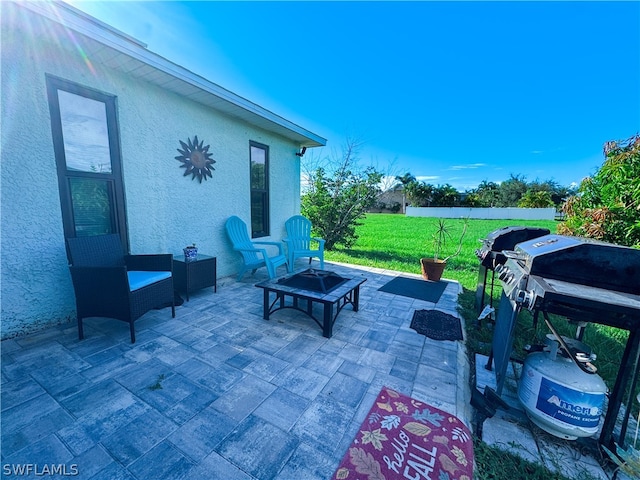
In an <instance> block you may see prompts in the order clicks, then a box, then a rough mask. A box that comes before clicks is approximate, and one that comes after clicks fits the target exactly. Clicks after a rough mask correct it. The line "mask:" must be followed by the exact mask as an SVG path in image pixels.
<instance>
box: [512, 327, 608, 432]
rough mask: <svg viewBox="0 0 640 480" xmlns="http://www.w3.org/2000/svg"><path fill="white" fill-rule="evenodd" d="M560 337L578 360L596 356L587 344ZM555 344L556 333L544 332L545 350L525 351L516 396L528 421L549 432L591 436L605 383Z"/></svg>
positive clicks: (603, 393)
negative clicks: (578, 364) (582, 367)
mask: <svg viewBox="0 0 640 480" xmlns="http://www.w3.org/2000/svg"><path fill="white" fill-rule="evenodd" d="M562 339H563V340H564V342H565V344H567V345H568V346H569V349H570V350H571V351H572V353H574V356H575V357H577V358H578V360H579V361H583V362H587V361H593V360H595V355H593V354H592V352H591V349H590V347H589V346H587V345H585V344H584V343H582V342H579V341H577V340H574V339H570V338H565V337H562ZM558 347H559V342H558V341H557V340H556V339H555V337H554V336H553V335H547V347H546V348H545V349H544V351H541V352H535V353H530V354H529V355H527V358H526V359H525V361H524V366H523V369H522V376H521V377H520V382H519V384H518V398H519V399H520V402H521V403H522V405H523V407H524V409H525V412H526V413H527V415H528V417H529V418H530V419H531V421H532V422H533V423H535V424H536V425H537V426H539V427H540V428H542V429H543V430H545V431H547V432H549V433H550V434H552V435H555V436H557V437H560V438H563V439H566V440H575V439H577V438H578V437H591V436H593V435H595V434H596V433H598V427H599V424H600V419H601V417H602V408H603V405H604V400H605V395H606V393H607V386H606V385H605V383H604V381H603V380H602V378H601V377H600V376H599V375H597V374H595V373H586V372H584V371H583V370H582V369H581V368H580V367H578V366H577V365H576V364H575V362H574V361H573V360H572V359H571V358H570V357H569V355H568V354H567V353H566V352H565V351H564V350H563V349H561V348H558ZM594 370H595V369H594Z"/></svg>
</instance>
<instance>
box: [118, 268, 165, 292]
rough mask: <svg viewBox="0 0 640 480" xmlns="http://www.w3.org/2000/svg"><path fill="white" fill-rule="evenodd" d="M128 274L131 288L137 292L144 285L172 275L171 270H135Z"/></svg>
mask: <svg viewBox="0 0 640 480" xmlns="http://www.w3.org/2000/svg"><path fill="white" fill-rule="evenodd" d="M127 276H128V277H129V289H130V290H131V291H132V292H135V291H136V290H139V289H141V288H142V287H146V286H147V285H151V284H152V283H156V282H159V281H160V280H164V279H166V278H169V277H171V272H140V271H137V270H133V271H131V272H127Z"/></svg>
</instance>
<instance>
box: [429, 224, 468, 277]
mask: <svg viewBox="0 0 640 480" xmlns="http://www.w3.org/2000/svg"><path fill="white" fill-rule="evenodd" d="M468 223H469V219H465V220H464V224H463V226H462V233H461V234H460V238H459V239H458V247H457V249H456V251H455V252H454V253H453V254H451V255H448V256H446V257H444V258H441V257H442V252H443V250H444V248H445V247H446V245H447V243H448V242H449V241H451V240H452V239H453V238H452V234H451V227H450V226H449V225H448V224H447V223H446V222H445V220H444V219H443V218H440V219H438V226H437V228H436V231H435V232H434V234H433V257H425V258H421V259H420V265H421V267H422V277H423V278H424V279H425V280H432V281H434V282H438V281H440V278H442V272H444V268H445V267H446V266H447V260H449V259H450V258H453V257H455V256H457V255H459V254H460V251H461V250H462V240H463V239H464V236H465V234H466V233H467V226H468Z"/></svg>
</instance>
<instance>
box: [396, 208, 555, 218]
mask: <svg viewBox="0 0 640 480" xmlns="http://www.w3.org/2000/svg"><path fill="white" fill-rule="evenodd" d="M406 215H407V216H408V217H435V218H481V219H485V220H554V219H555V216H556V209H555V208H515V207H514V208H468V207H407V212H406Z"/></svg>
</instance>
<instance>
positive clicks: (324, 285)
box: [278, 268, 349, 293]
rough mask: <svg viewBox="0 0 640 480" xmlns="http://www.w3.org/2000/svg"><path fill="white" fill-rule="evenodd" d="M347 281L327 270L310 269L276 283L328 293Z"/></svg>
mask: <svg viewBox="0 0 640 480" xmlns="http://www.w3.org/2000/svg"><path fill="white" fill-rule="evenodd" d="M348 280H349V279H348V278H343V277H341V276H340V275H338V274H337V273H334V272H330V271H328V270H315V269H313V268H310V269H308V270H305V271H304V272H300V273H296V274H295V275H292V276H291V277H289V278H283V279H281V280H278V283H281V284H282V285H286V286H287V287H291V288H299V289H301V290H309V291H312V292H318V293H329V292H331V291H332V290H335V289H336V288H338V287H339V286H340V285H342V284H343V283H344V282H346V281H348Z"/></svg>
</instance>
